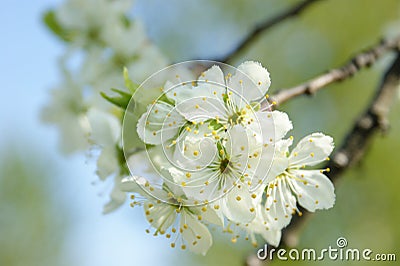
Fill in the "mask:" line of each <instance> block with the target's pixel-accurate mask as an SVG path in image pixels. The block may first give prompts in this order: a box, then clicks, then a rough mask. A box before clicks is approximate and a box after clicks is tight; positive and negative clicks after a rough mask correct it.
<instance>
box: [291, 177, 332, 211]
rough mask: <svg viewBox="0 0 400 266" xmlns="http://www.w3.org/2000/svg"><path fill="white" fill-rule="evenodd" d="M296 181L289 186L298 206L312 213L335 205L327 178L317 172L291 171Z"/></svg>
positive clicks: (330, 183)
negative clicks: (291, 187)
mask: <svg viewBox="0 0 400 266" xmlns="http://www.w3.org/2000/svg"><path fill="white" fill-rule="evenodd" d="M293 174H295V175H296V177H297V178H298V179H294V180H293V181H292V182H291V184H292V185H293V188H294V190H295V193H296V195H297V200H298V201H299V204H300V205H301V206H303V207H304V208H306V209H307V210H309V211H311V212H314V211H315V210H317V209H329V208H332V207H333V205H334V204H335V188H334V186H333V184H332V182H331V180H329V178H328V177H327V176H325V175H324V174H322V173H321V172H320V171H319V170H295V171H294V170H293Z"/></svg>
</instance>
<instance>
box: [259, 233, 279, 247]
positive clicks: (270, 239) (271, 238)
mask: <svg viewBox="0 0 400 266" xmlns="http://www.w3.org/2000/svg"><path fill="white" fill-rule="evenodd" d="M261 236H262V237H263V238H264V239H265V241H267V243H268V244H270V245H272V246H274V247H277V246H278V245H279V243H280V242H281V237H282V231H281V230H276V229H269V230H264V231H263V232H261Z"/></svg>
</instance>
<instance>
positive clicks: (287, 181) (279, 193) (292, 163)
mask: <svg viewBox="0 0 400 266" xmlns="http://www.w3.org/2000/svg"><path fill="white" fill-rule="evenodd" d="M291 145H292V139H288V140H282V141H281V143H280V144H279V145H277V152H276V155H275V158H274V162H273V166H272V169H274V170H273V171H272V172H271V174H272V175H271V176H270V177H269V178H268V181H269V183H268V185H267V187H266V195H265V197H266V200H265V204H264V209H263V211H265V215H267V216H268V217H269V218H270V223H271V224H272V225H273V226H274V228H277V229H281V228H283V227H285V226H287V225H288V224H289V223H290V220H291V217H292V215H293V214H295V213H296V212H299V211H298V209H297V205H296V204H297V203H299V204H300V205H301V206H303V207H304V208H305V209H307V210H308V211H311V212H314V211H315V210H317V209H329V208H331V207H332V206H333V205H334V203H335V193H334V186H333V184H332V182H331V181H330V180H329V178H328V177H327V176H325V175H324V174H323V172H324V170H309V169H305V167H306V166H315V165H317V164H319V163H321V162H323V161H326V160H327V159H328V156H329V155H330V154H331V152H332V150H333V148H334V145H333V139H332V138H331V137H329V136H326V135H324V134H322V133H313V134H311V135H308V136H306V137H304V138H303V139H302V140H300V142H299V143H298V144H297V146H296V147H295V148H294V149H293V150H292V152H290V153H289V147H290V146H291ZM325 171H329V169H326V170H325ZM299 215H301V213H300V212H299Z"/></svg>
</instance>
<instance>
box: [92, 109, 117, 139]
mask: <svg viewBox="0 0 400 266" xmlns="http://www.w3.org/2000/svg"><path fill="white" fill-rule="evenodd" d="M87 117H88V121H89V124H90V128H91V133H90V139H91V140H93V141H94V142H95V143H96V144H99V145H114V144H115V143H116V141H117V139H118V138H119V137H120V134H121V123H120V121H119V120H118V118H117V117H115V116H113V115H111V114H109V113H107V112H104V111H102V110H99V109H97V108H90V109H89V111H88V113H87Z"/></svg>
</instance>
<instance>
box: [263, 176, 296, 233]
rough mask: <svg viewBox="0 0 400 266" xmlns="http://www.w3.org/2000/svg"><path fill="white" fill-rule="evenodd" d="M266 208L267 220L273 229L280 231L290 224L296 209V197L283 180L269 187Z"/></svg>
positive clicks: (272, 183) (278, 180)
mask: <svg viewBox="0 0 400 266" xmlns="http://www.w3.org/2000/svg"><path fill="white" fill-rule="evenodd" d="M264 207H265V218H266V220H268V221H269V224H271V227H272V228H274V229H278V230H279V229H282V228H284V227H286V226H287V225H288V224H289V223H290V220H291V218H292V213H293V209H295V208H296V197H295V196H293V194H292V192H291V190H290V188H289V186H288V185H287V184H286V182H284V181H283V179H282V178H279V179H277V180H276V181H275V182H271V183H270V184H269V185H268V188H267V200H266V202H265V206H264Z"/></svg>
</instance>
